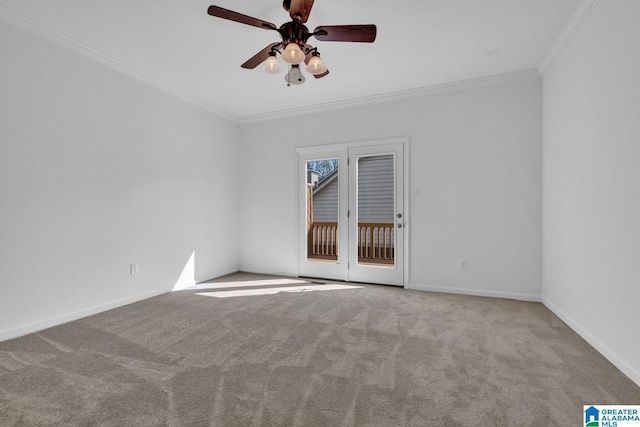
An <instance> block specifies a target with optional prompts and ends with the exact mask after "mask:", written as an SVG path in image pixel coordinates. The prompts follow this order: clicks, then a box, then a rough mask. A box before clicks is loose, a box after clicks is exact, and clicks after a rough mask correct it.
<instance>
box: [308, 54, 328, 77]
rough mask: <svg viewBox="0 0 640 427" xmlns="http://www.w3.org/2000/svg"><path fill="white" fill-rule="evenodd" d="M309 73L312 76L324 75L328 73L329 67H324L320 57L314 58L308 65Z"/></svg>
mask: <svg viewBox="0 0 640 427" xmlns="http://www.w3.org/2000/svg"><path fill="white" fill-rule="evenodd" d="M307 71H308V72H310V73H311V74H322V73H324V72H326V71H327V66H326V65H324V62H322V59H320V57H319V56H314V57H312V58H311V59H310V60H309V63H308V64H307Z"/></svg>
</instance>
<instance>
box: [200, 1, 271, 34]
mask: <svg viewBox="0 0 640 427" xmlns="http://www.w3.org/2000/svg"><path fill="white" fill-rule="evenodd" d="M207 13H208V14H209V15H211V16H215V17H217V18H222V19H228V20H229V21H234V22H239V23H241V24H247V25H252V26H254V27H258V28H264V29H265V30H276V29H277V27H276V26H275V24H272V23H271V22H267V21H263V20H262V19H258V18H252V17H251V16H247V15H243V14H242V13H238V12H234V11H232V10H228V9H224V8H222V7H220V6H213V5H211V6H209V9H208V10H207Z"/></svg>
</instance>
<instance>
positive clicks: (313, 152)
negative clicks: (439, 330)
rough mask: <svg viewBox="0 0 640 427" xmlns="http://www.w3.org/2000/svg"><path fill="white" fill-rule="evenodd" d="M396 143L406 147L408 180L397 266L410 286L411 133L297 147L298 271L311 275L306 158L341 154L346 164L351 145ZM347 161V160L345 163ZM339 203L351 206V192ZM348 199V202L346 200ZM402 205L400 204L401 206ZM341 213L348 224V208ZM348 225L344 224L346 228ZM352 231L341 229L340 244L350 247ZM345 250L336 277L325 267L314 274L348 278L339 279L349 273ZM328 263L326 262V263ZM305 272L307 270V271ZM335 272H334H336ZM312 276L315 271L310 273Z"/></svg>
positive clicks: (343, 177)
mask: <svg viewBox="0 0 640 427" xmlns="http://www.w3.org/2000/svg"><path fill="white" fill-rule="evenodd" d="M392 143H401V144H402V147H403V165H404V167H403V173H402V175H403V176H402V178H403V181H404V185H403V188H402V199H403V202H402V204H403V206H402V207H401V208H402V213H403V216H404V218H403V219H404V221H403V229H404V232H403V234H404V239H403V240H404V242H403V257H402V265H398V266H397V268H402V270H403V275H402V276H403V284H402V286H403V287H405V288H406V287H407V286H408V284H409V283H410V281H409V258H410V253H409V247H410V245H409V242H410V233H409V231H410V221H411V216H410V210H409V195H410V191H409V189H410V188H411V187H410V182H409V159H410V156H409V138H408V137H398V138H389V139H382V140H368V141H367V140H365V141H359V142H346V143H339V144H329V145H321V146H314V147H301V148H298V149H296V151H297V153H298V162H297V165H296V167H297V169H298V174H297V179H298V182H297V183H296V192H297V193H298V198H297V202H298V230H299V236H298V259H299V263H298V275H305V276H307V275H310V274H308V270H309V269H308V267H309V265H308V264H310V263H308V262H307V257H306V246H304V245H306V189H305V191H304V192H303V191H302V189H303V187H302V185H301V184H300V182H306V175H307V172H306V161H307V160H314V159H319V158H323V157H326V158H338V159H339V162H340V164H346V161H347V159H346V154H347V153H348V150H349V148H356V147H366V146H372V147H373V146H377V145H387V144H392ZM337 154H339V155H341V156H344V157H340V156H338V155H337ZM343 162H344V163H343ZM340 169H342V170H339V172H338V173H339V177H338V179H340V180H344V181H342V182H347V181H346V180H348V179H349V177H348V175H347V172H348V171H347V170H344V169H346V168H344V167H342V168H340ZM339 203H340V204H341V205H342V206H348V203H349V200H348V195H347V194H340V195H339ZM345 203H346V204H345ZM398 208H400V207H398ZM340 211H343V212H340V213H339V215H340V218H339V223H341V224H344V225H346V224H348V219H347V218H342V215H343V214H344V215H345V216H346V210H345V209H340ZM345 228H346V227H343V230H344V229H345ZM347 234H348V233H345V232H342V233H340V238H339V245H340V246H339V247H342V248H346V247H348V246H347V245H348V243H347V242H348V241H344V240H343V239H347V238H348V236H347ZM344 252H345V250H344V249H343V250H342V251H341V250H339V251H338V254H339V263H338V264H337V265H338V267H337V268H336V269H335V272H336V275H335V276H334V277H328V276H327V275H326V274H323V273H322V271H324V269H320V270H318V271H317V273H318V274H314V275H312V276H315V277H325V278H328V279H337V280H344V279H338V277H337V276H338V275H339V276H340V277H348V272H347V274H346V275H345V274H344V271H343V270H342V269H343V268H345V267H346V266H345V265H344V262H345V259H344V258H343V260H342V261H343V262H342V263H340V261H341V260H340V254H344ZM303 263H306V265H305V266H304V267H303ZM324 267H326V265H325V266H324ZM303 273H304V274H303ZM332 275H333V274H332ZM310 276H311V275H310Z"/></svg>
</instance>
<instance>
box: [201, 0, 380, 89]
mask: <svg viewBox="0 0 640 427" xmlns="http://www.w3.org/2000/svg"><path fill="white" fill-rule="evenodd" d="M313 2H314V0H284V2H283V3H282V6H283V7H284V9H285V10H286V11H287V12H289V16H290V17H291V22H286V23H284V24H282V26H280V28H277V27H276V26H275V24H272V23H271V22H267V21H263V20H262V19H257V18H252V17H251V16H247V15H244V14H241V13H238V12H234V11H232V10H228V9H224V8H222V7H219V6H214V5H212V6H209V9H208V10H207V13H208V14H209V15H211V16H215V17H217V18H222V19H227V20H229V21H234V22H238V23H240V24H246V25H251V26H253V27H258V28H262V29H265V30H270V31H277V32H278V33H279V34H280V37H281V39H282V41H281V42H276V43H271V44H270V45H268V46H267V47H265V48H264V49H262V50H261V51H260V52H258V53H257V54H255V55H254V56H253V57H251V58H249V60H247V61H246V62H245V63H244V64H242V65H241V67H242V68H247V69H253V68H256V67H257V66H258V65H260V64H262V63H264V66H265V70H266V71H267V72H268V73H270V74H276V73H278V72H279V71H280V63H279V61H278V58H277V54H280V56H281V57H282V59H283V60H284V61H286V62H287V63H289V64H291V65H290V69H289V71H288V72H287V74H286V75H285V81H286V82H287V86H289V85H299V84H302V83H304V81H305V78H304V75H303V74H302V72H301V70H300V64H301V63H302V62H304V63H305V64H306V67H305V70H306V71H307V72H308V73H310V74H312V75H313V76H314V77H315V78H316V79H320V78H322V77H324V76H326V75H328V74H329V70H328V68H327V66H326V65H325V64H324V62H323V61H322V59H321V58H320V53H319V52H318V49H317V48H315V47H313V46H311V45H310V44H307V41H308V40H309V39H310V38H311V37H315V39H316V40H319V41H334V42H357V43H373V42H374V41H375V39H376V32H377V28H376V26H375V25H372V24H369V25H328V26H327V25H325V26H321V27H316V29H315V30H314V31H313V32H310V31H309V29H308V28H307V27H306V26H305V25H304V23H305V22H307V19H308V18H309V14H310V13H311V8H312V6H313ZM283 48H284V49H283Z"/></svg>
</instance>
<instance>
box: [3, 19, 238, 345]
mask: <svg viewBox="0 0 640 427" xmlns="http://www.w3.org/2000/svg"><path fill="white" fill-rule="evenodd" d="M0 58H2V66H0V204H1V207H0V340H1V339H5V338H10V337H12V336H16V335H20V334H23V333H27V332H31V331H33V330H37V329H42V328H44V327H47V326H52V325H54V324H57V323H61V322H64V321H67V320H71V319H74V318H78V317H81V316H83V315H87V314H91V313H94V312H97V311H100V310H104V309H106V308H110V307H113V306H117V305H121V304H124V303H127V302H131V301H134V300H136V299H140V298H144V297H147V296H150V295H155V294H157V293H160V292H166V291H170V290H171V289H172V288H173V287H174V286H175V285H177V284H178V285H179V284H180V283H178V282H180V281H181V282H183V283H188V282H193V280H198V279H207V278H211V277H215V276H219V275H221V274H224V273H227V272H230V271H235V270H237V268H238V259H239V256H238V254H239V246H238V243H237V241H238V239H237V235H238V232H237V230H238V228H239V227H240V223H239V221H238V219H237V215H233V214H232V215H230V214H229V213H230V212H231V213H233V212H237V211H238V209H239V204H238V200H239V199H238V192H239V189H240V188H239V185H238V181H239V171H240V169H241V168H240V167H239V150H238V143H239V131H238V127H237V125H235V124H232V123H230V122H228V121H226V120H224V119H221V118H219V117H216V116H214V115H213V114H211V113H209V112H206V111H204V110H202V109H200V108H197V107H194V106H193V105H191V104H187V103H185V102H183V101H180V100H178V99H176V98H174V97H172V96H170V95H167V94H165V93H163V92H160V91H158V90H157V89H156V88H153V87H151V86H147V85H145V84H143V83H140V82H138V81H136V80H133V79H131V78H129V77H127V76H124V75H122V74H120V73H117V72H115V71H112V70H111V69H108V68H105V67H104V66H102V65H101V64H98V63H96V62H94V61H92V60H89V59H87V58H85V57H82V56H80V55H79V54H76V53H74V52H72V51H70V50H68V49H66V48H62V47H60V46H58V45H55V44H52V43H50V42H48V41H45V40H44V39H42V38H40V37H37V36H35V35H33V34H32V33H29V32H26V31H24V30H22V29H20V28H17V27H14V26H12V25H10V24H7V23H6V22H5V21H3V20H0ZM192 257H193V259H194V263H192V264H191V263H189V260H190V259H191V258H192ZM130 264H138V267H139V270H138V271H139V274H138V275H135V276H130V274H129V265H130Z"/></svg>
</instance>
